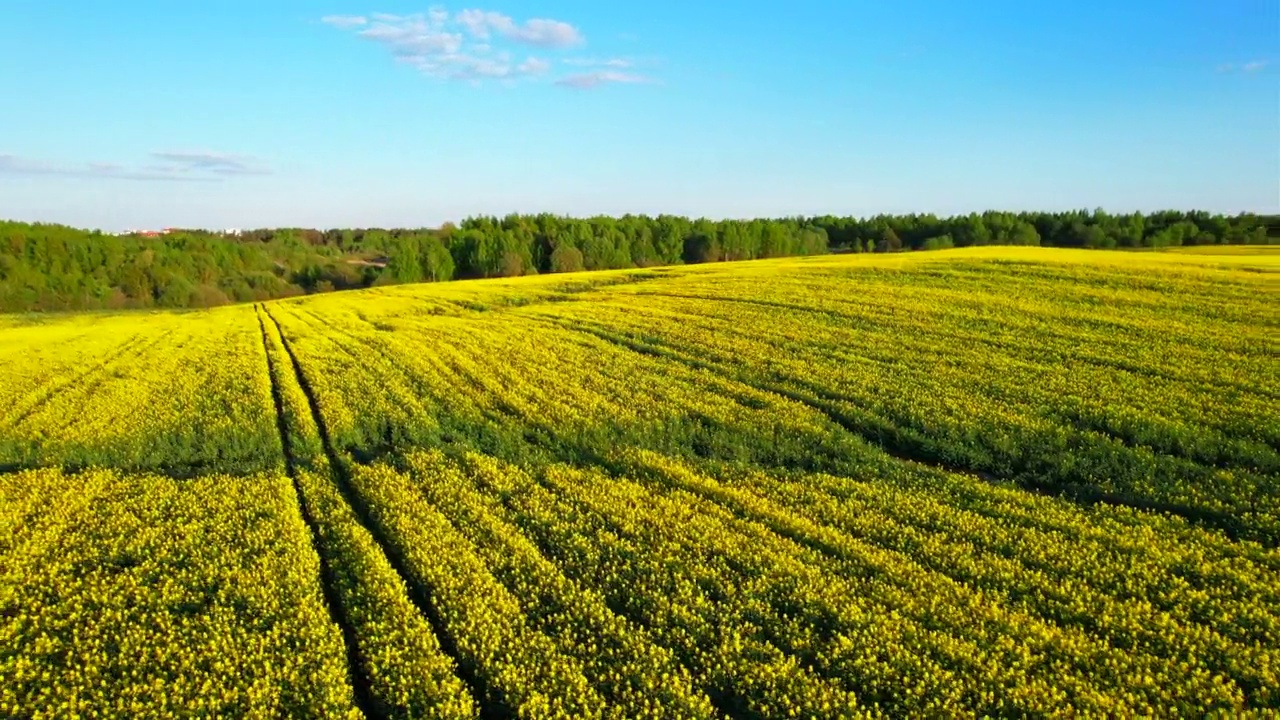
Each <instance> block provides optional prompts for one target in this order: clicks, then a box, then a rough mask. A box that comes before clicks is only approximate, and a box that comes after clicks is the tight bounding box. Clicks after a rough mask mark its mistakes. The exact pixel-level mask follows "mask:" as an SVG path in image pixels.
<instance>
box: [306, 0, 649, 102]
mask: <svg viewBox="0 0 1280 720" xmlns="http://www.w3.org/2000/svg"><path fill="white" fill-rule="evenodd" d="M321 21H322V22H324V23H326V24H328V25H331V26H333V27H335V28H338V29H341V30H344V31H348V32H351V33H353V34H354V35H356V36H357V37H360V38H362V39H364V40H369V41H372V42H375V43H378V44H379V45H382V46H383V47H385V48H386V49H387V50H388V51H389V52H390V53H391V56H392V57H393V58H394V59H395V60H396V61H397V62H400V63H403V64H407V65H411V66H413V67H415V68H417V69H418V70H420V71H421V72H423V73H424V74H426V75H429V76H431V77H435V78H440V79H444V80H464V81H470V82H479V81H483V80H502V81H504V82H505V83H510V82H511V81H514V80H519V79H526V80H529V79H534V78H538V77H541V76H546V75H551V74H552V73H554V72H555V69H556V67H557V66H558V65H561V64H563V65H564V66H566V67H574V68H598V69H599V70H598V71H596V72H590V73H579V74H570V75H568V76H567V77H563V78H561V79H560V80H559V81H558V84H561V85H565V86H569V87H578V88H589V87H597V86H599V85H602V84H606V83H640V82H650V81H649V80H648V79H647V78H643V77H641V76H639V75H631V74H625V73H621V72H619V71H621V70H625V69H628V68H631V67H632V66H633V63H632V61H630V60H626V59H622V58H608V59H602V60H597V59H591V58H556V57H545V56H543V54H544V53H549V54H551V55H555V54H557V53H562V52H564V51H567V50H569V49H571V48H576V47H579V46H581V45H584V44H585V43H586V38H585V36H584V35H583V33H582V31H581V30H579V29H578V28H577V27H576V26H574V25H572V24H570V23H568V22H565V21H563V20H552V19H547V18H533V19H529V20H517V19H515V18H513V17H511V16H510V15H506V14H504V13H500V12H494V11H491V10H479V9H468V10H461V11H458V12H456V13H455V12H450V11H448V10H445V9H443V8H434V9H432V10H430V11H428V12H425V13H415V14H412V15H392V14H387V13H370V14H368V15H330V16H327V17H324V18H321ZM529 48H538V49H540V51H541V52H540V53H539V54H538V55H527V54H526V53H527V52H529Z"/></svg>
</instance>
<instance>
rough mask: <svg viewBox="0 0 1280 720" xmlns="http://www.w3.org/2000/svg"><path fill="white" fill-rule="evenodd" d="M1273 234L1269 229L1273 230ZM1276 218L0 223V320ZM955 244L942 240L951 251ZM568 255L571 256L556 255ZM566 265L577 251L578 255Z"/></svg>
mask: <svg viewBox="0 0 1280 720" xmlns="http://www.w3.org/2000/svg"><path fill="white" fill-rule="evenodd" d="M1268 223H1270V224H1268ZM1269 227H1280V224H1278V223H1276V222H1275V219H1274V218H1264V217H1258V216H1255V215H1239V216H1235V217H1227V216H1222V215H1210V214H1209V213H1203V212H1185V213H1184V212H1173V211H1167V212H1158V213H1152V214H1150V215H1143V214H1141V213H1134V214H1130V215H1109V214H1107V213H1105V212H1102V211H1100V210H1099V211H1093V212H1088V211H1080V212H1068V213H1018V214H1015V213H1007V212H986V213H981V214H977V213H974V214H971V215H966V216H958V217H954V218H949V219H940V218H937V217H935V216H933V215H902V216H889V215H880V216H876V217H871V218H866V219H858V218H850V217H832V216H824V217H813V218H783V219H760V220H750V221H742V220H723V221H718V222H717V221H712V220H708V219H705V218H703V219H697V220H693V219H689V218H682V217H675V216H670V215H662V216H658V217H649V216H643V215H625V216H623V217H620V218H612V217H592V218H585V219H575V218H567V217H562V216H558V215H551V214H540V215H508V216H506V217H503V218H497V217H488V216H481V217H473V218H468V219H467V220H464V221H463V222H462V223H461V225H460V226H458V227H454V226H453V225H446V226H444V227H441V228H440V229H438V230H421V229H418V230H414V229H399V230H382V229H361V230H328V231H325V232H320V231H316V230H298V229H288V228H286V229H280V230H254V231H250V232H247V233H244V234H242V235H237V236H224V235H220V234H214V233H208V232H202V231H177V232H172V233H170V234H166V235H161V236H158V237H143V236H141V235H129V236H114V235H104V234H101V233H97V232H87V231H82V230H75V229H72V228H67V227H62V226H57V225H27V224H22V223H10V222H0V312H4V311H27V310H75V309H118V308H126V307H128V308H146V307H168V308H182V307H208V306H211V305H218V304H223V303H227V302H248V301H258V300H267V299H273V298H282V297H289V296H293V295H301V294H304V293H316V292H326V291H329V290H345V289H352V288H360V287H368V286H370V285H373V284H374V283H377V284H379V285H388V284H401V283H416V282H423V281H443V280H452V279H455V278H480V277H516V276H520V275H531V274H538V273H554V272H575V271H578V270H611V269H618V268H630V267H651V266H655V265H678V264H681V263H706V262H718V261H721V260H752V259H756V258H773V257H787V256H794V255H817V254H822V253H826V252H828V251H829V250H831V249H834V250H852V251H854V252H873V251H874V252H898V251H899V250H907V249H911V250H924V249H938V248H942V247H948V246H949V245H948V242H950V243H951V244H953V245H954V246H955V247H970V246H983V245H1023V246H1034V245H1045V246H1053V247H1082V248H1163V247H1177V246H1181V245H1216V244H1265V243H1269V242H1277V241H1280V237H1277V236H1278V235H1280V230H1277V231H1275V232H1273V233H1271V234H1268V233H1269V232H1270V231H1269V230H1268V228H1269ZM948 239H949V241H948ZM562 248H566V249H562ZM573 251H576V252H577V254H576V255H575V254H574V252H573Z"/></svg>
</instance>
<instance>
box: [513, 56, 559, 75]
mask: <svg viewBox="0 0 1280 720" xmlns="http://www.w3.org/2000/svg"><path fill="white" fill-rule="evenodd" d="M516 69H517V70H518V71H519V72H520V74H521V75H545V74H547V73H548V72H551V63H550V62H548V61H546V60H543V59H542V58H537V57H531V58H528V59H527V60H525V61H524V62H522V63H520V66H519V67H518V68H516Z"/></svg>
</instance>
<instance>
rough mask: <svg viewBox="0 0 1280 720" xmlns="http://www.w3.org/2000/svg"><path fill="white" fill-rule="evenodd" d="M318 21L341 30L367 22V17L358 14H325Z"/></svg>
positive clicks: (366, 23)
mask: <svg viewBox="0 0 1280 720" xmlns="http://www.w3.org/2000/svg"><path fill="white" fill-rule="evenodd" d="M320 22H322V23H324V24H326V25H332V26H334V27H336V28H339V29H341V30H350V29H351V28H357V27H360V26H362V25H368V24H369V20H368V18H365V17H362V16H360V15H326V16H324V17H322V18H320Z"/></svg>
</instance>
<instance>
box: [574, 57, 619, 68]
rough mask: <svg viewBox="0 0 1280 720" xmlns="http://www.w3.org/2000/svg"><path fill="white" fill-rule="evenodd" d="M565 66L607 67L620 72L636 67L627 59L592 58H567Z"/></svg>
mask: <svg viewBox="0 0 1280 720" xmlns="http://www.w3.org/2000/svg"><path fill="white" fill-rule="evenodd" d="M564 64H565V65H572V66H574V67H607V68H615V69H619V70H624V69H626V68H630V67H635V62H634V61H632V60H627V59H625V58H609V59H607V60H601V59H600V58H590V57H580V58H567V59H566V60H565V61H564Z"/></svg>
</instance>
